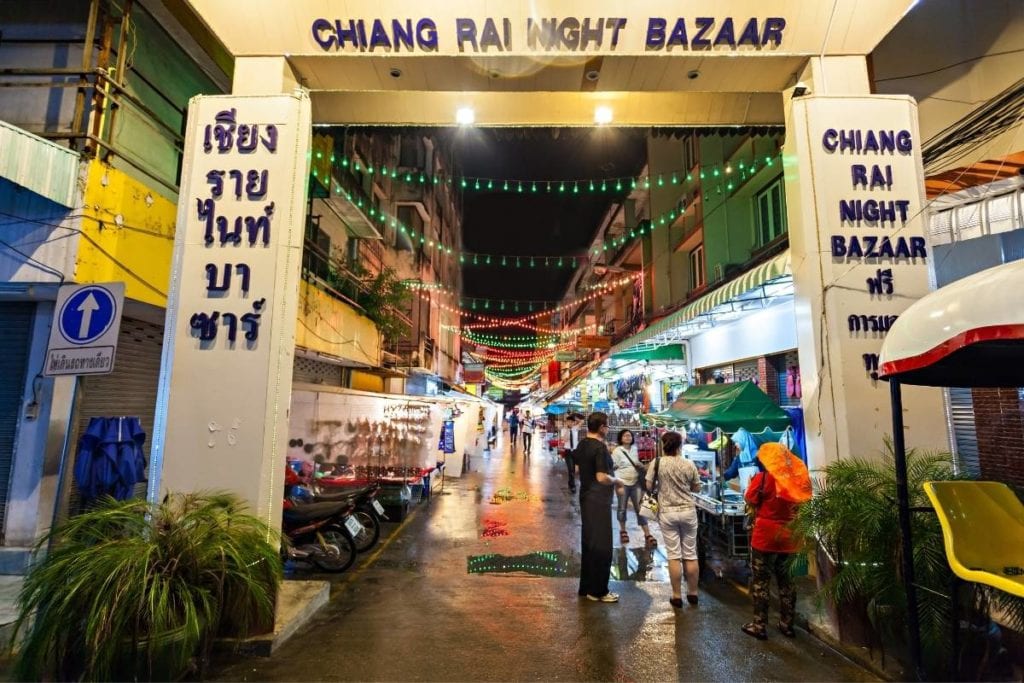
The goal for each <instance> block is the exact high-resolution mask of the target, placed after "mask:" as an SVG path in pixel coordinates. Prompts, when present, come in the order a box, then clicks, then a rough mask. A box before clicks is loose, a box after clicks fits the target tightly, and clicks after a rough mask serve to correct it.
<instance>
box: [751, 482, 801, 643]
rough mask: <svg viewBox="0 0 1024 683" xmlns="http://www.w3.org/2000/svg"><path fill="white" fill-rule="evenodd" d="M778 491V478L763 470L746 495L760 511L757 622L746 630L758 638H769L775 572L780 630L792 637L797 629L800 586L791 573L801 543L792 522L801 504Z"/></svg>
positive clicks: (754, 586)
mask: <svg viewBox="0 0 1024 683" xmlns="http://www.w3.org/2000/svg"><path fill="white" fill-rule="evenodd" d="M759 464H760V463H759ZM778 493H779V487H778V486H777V485H776V480H775V477H774V476H772V475H771V474H770V473H769V472H768V471H766V470H762V471H761V472H759V473H758V474H755V475H754V477H753V479H751V480H750V485H749V486H748V487H747V492H746V494H745V495H744V498H745V499H746V501H747V504H748V505H751V506H752V507H753V508H754V509H755V511H756V512H755V513H754V529H753V532H752V533H751V537H750V567H751V572H752V578H751V585H750V597H751V599H752V601H753V603H754V621H752V622H750V623H749V624H745V625H744V626H743V632H744V633H746V634H747V635H748V636H753V637H754V638H757V639H758V640H765V639H767V638H768V629H767V625H766V624H767V620H768V606H769V598H770V593H769V584H770V583H771V578H772V575H774V576H775V580H776V582H777V583H778V585H779V631H780V632H781V633H782V635H784V636H787V637H789V638H793V637H795V636H796V631H794V630H793V617H794V614H795V612H796V587H795V586H794V585H793V577H792V576H791V575H790V561H791V559H792V557H793V555H794V554H795V553H796V552H798V551H799V550H800V544H799V543H798V541H797V539H795V538H794V536H793V533H792V532H791V531H790V530H789V523H790V522H792V521H793V519H794V518H795V517H796V511H797V508H798V507H799V506H798V505H797V504H796V503H793V502H790V501H788V500H785V499H783V498H781V497H779V495H778Z"/></svg>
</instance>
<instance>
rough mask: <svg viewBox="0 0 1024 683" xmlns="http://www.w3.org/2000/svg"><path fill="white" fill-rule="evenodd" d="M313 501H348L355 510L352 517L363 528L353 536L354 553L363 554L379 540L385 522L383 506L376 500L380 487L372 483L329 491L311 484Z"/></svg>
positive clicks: (329, 489)
mask: <svg viewBox="0 0 1024 683" xmlns="http://www.w3.org/2000/svg"><path fill="white" fill-rule="evenodd" d="M310 489H311V492H312V496H313V498H312V499H313V500H315V501H317V502H327V501H343V500H350V501H352V502H354V503H355V505H356V509H355V512H353V513H352V516H353V517H355V518H356V519H358V520H359V523H360V524H361V525H362V526H363V531H362V533H359V534H355V538H354V540H355V543H356V551H357V552H360V553H364V552H366V551H367V550H369V549H370V548H372V547H373V546H374V545H376V544H377V541H379V540H380V529H381V524H380V523H381V522H382V521H387V516H386V515H385V514H384V506H383V505H381V504H380V501H379V500H377V495H378V494H379V493H380V491H381V485H380V484H377V483H374V484H370V485H368V486H362V487H359V488H352V489H331V488H327V487H323V486H320V485H319V484H313V485H312V486H311V487H310Z"/></svg>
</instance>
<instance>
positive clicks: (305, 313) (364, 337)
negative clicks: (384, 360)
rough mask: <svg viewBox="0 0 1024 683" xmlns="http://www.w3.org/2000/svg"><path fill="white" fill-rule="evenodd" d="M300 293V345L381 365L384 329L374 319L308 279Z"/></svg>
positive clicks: (297, 341) (298, 331)
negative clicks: (379, 329) (381, 340)
mask: <svg viewBox="0 0 1024 683" xmlns="http://www.w3.org/2000/svg"><path fill="white" fill-rule="evenodd" d="M299 296H300V299H299V319H298V323H297V325H296V328H295V345H296V346H298V347H301V348H304V349H309V350H311V351H318V352H320V353H322V354H324V355H327V356H334V357H335V358H344V359H348V360H353V361H356V362H358V363H365V364H367V365H372V366H375V367H376V366H379V365H380V333H379V332H377V326H376V325H374V324H373V321H371V320H370V319H369V318H366V317H364V316H362V315H360V314H359V313H357V312H356V311H355V309H353V308H352V307H351V306H349V305H348V304H345V303H343V302H341V301H338V300H337V299H335V298H334V297H332V296H330V295H329V294H326V293H325V292H322V291H321V290H319V289H317V288H316V287H314V286H313V285H311V284H309V283H308V282H306V281H305V280H303V281H302V283H301V285H300V289H299Z"/></svg>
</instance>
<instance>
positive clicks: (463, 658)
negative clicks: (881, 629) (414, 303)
mask: <svg viewBox="0 0 1024 683" xmlns="http://www.w3.org/2000/svg"><path fill="white" fill-rule="evenodd" d="M472 467H473V469H474V470H475V471H474V472H471V473H470V474H468V475H465V476H464V477H463V478H462V479H460V480H456V479H448V480H447V482H446V483H445V491H444V494H443V495H435V497H434V498H433V499H432V500H431V501H430V502H429V503H424V504H421V505H420V507H419V509H418V510H417V512H416V514H415V515H414V516H413V517H412V518H411V519H410V520H409V521H408V522H407V523H406V524H404V525H403V526H402V527H400V528H398V529H397V530H396V531H395V532H394V533H392V534H391V536H390V537H389V538H388V539H387V540H386V541H385V544H386V545H384V546H383V547H382V549H381V550H380V551H379V552H377V553H376V554H373V553H371V555H370V556H369V557H367V558H366V559H365V560H363V565H362V566H361V567H360V568H358V569H356V570H353V573H352V574H351V575H345V576H343V577H342V578H341V579H340V581H339V583H338V585H336V587H335V592H334V596H333V598H332V601H331V604H330V605H329V606H328V607H326V608H325V609H324V610H323V611H322V612H321V614H320V615H319V616H318V617H317V618H316V620H315V621H314V622H313V623H312V624H311V625H310V626H308V627H307V628H306V629H305V630H304V631H302V632H300V633H299V634H298V635H296V636H295V637H293V638H292V640H291V641H289V642H288V643H287V644H285V645H284V646H283V647H282V648H281V649H280V650H278V652H277V653H276V654H275V655H274V656H272V657H270V658H267V659H264V658H257V657H244V658H235V659H234V660H233V661H228V662H224V663H223V665H222V666H221V667H220V668H219V669H217V670H216V671H214V677H215V678H218V679H223V680H249V681H253V680H274V681H284V680H289V681H294V680H332V681H333V680H353V681H355V680H358V681H421V680H422V681H476V680H486V681H499V680H500V681H508V680H517V681H519V680H544V681H547V680H552V681H563V680H564V681H576V680H587V681H591V680H601V681H611V680H615V681H619V680H622V681H667V680H700V681H730V680H739V681H748V680H759V681H760V680H787V681H790V680H805V681H811V680H813V681H839V680H857V681H862V680H875V679H874V678H873V677H872V676H871V675H870V674H868V673H867V672H865V671H863V670H862V669H860V668H859V667H857V666H856V665H854V664H852V663H850V662H848V661H847V660H845V659H844V658H842V657H840V656H839V655H837V654H836V653H834V652H832V651H831V650H829V649H828V648H826V647H825V646H823V645H822V644H821V643H819V642H818V641H817V640H815V639H814V638H812V637H811V636H809V635H807V634H805V633H801V634H800V636H799V637H798V638H797V639H796V640H795V641H790V640H788V639H785V638H782V637H781V636H776V637H774V638H771V639H770V640H768V641H767V642H758V641H754V640H752V639H751V638H749V637H748V636H745V635H743V634H742V633H741V632H740V630H739V627H740V625H742V624H743V623H745V622H746V621H748V620H749V617H750V606H749V602H748V601H747V598H746V597H745V596H744V595H743V594H742V593H741V592H740V591H738V590H736V588H735V587H734V586H733V585H732V584H730V583H728V582H726V581H721V580H716V579H714V578H710V579H706V580H705V582H704V583H703V584H702V587H701V588H702V595H701V602H700V606H699V607H697V608H689V607H686V608H684V609H682V610H678V611H676V610H673V609H672V607H671V606H670V605H669V603H668V598H669V597H670V596H671V590H670V588H669V585H668V583H667V572H666V570H665V559H664V556H662V555H661V554H660V552H655V553H654V554H653V556H651V555H650V554H649V553H646V552H645V551H643V550H642V545H643V544H642V535H641V534H640V532H639V530H638V529H636V528H634V529H633V531H632V532H631V537H632V544H631V546H633V547H631V548H628V549H627V548H619V547H618V546H619V544H618V542H617V541H616V552H617V555H616V563H615V568H614V571H615V575H616V576H621V577H624V578H627V580H622V581H615V582H614V584H613V586H612V590H614V591H616V592H618V593H619V594H620V595H621V596H622V599H621V601H620V602H619V603H618V604H614V605H605V604H598V603H593V602H589V601H587V600H581V599H579V598H578V597H577V595H576V590H577V578H576V577H577V576H578V571H579V569H578V564H579V557H578V552H579V551H578V546H579V505H578V503H577V502H576V501H575V500H573V499H572V498H570V496H569V494H568V491H567V487H566V473H565V468H564V466H563V465H562V463H561V461H557V462H556V461H554V460H553V459H551V458H550V457H548V456H546V455H544V454H542V453H541V451H540V449H539V445H538V444H535V452H534V454H533V455H532V457H531V458H530V459H524V458H523V455H522V449H521V444H520V450H519V452H518V453H517V454H516V455H514V456H513V455H511V454H510V453H508V452H507V450H506V452H504V453H501V454H495V455H493V456H491V457H490V458H482V459H478V460H475V461H474V462H473V463H472ZM496 493H498V494H499V495H504V496H508V495H511V498H512V499H511V500H504V501H502V502H500V504H495V503H494V502H493V496H494V494H496ZM488 525H490V526H491V527H492V528H496V529H498V530H499V531H497V533H498V534H501V532H502V531H504V532H506V533H507V535H496V536H493V535H487V536H485V535H483V532H484V531H485V529H487V528H488ZM538 552H545V553H548V552H550V553H551V554H548V555H532V556H531V554H532V553H538ZM555 553H562V555H557V554H555ZM491 555H500V556H506V557H517V558H519V559H516V560H512V563H513V564H517V565H520V566H529V567H530V571H534V572H536V573H537V574H539V575H532V574H530V573H527V572H524V571H516V570H512V571H511V572H499V573H487V572H486V571H484V572H481V573H470V572H469V571H468V567H469V566H473V567H478V568H480V569H484V570H487V569H493V568H494V567H495V565H500V563H501V558H494V557H490V556H491ZM481 556H484V557H481ZM523 556H529V557H526V558H523ZM471 558H472V559H473V560H474V561H473V563H472V564H471V565H470V561H471ZM545 574H547V575H545ZM637 579H640V580H637Z"/></svg>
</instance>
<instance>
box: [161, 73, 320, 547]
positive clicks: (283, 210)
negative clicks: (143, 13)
mask: <svg viewBox="0 0 1024 683" xmlns="http://www.w3.org/2000/svg"><path fill="white" fill-rule="evenodd" d="M188 121H189V125H188V130H187V132H186V138H185V145H186V146H185V150H186V157H185V165H184V169H183V172H182V178H183V180H182V185H181V195H180V199H179V202H178V232H177V235H176V237H175V247H174V264H173V270H172V275H171V293H170V297H169V300H168V307H167V322H166V326H165V333H164V334H165V337H164V352H163V361H162V365H161V371H160V391H159V395H158V398H157V417H156V420H155V425H154V427H155V428H154V432H155V433H154V439H153V448H152V454H153V455H152V460H153V468H152V469H153V472H154V475H151V477H150V486H149V497H150V499H151V500H157V499H159V498H160V497H161V496H162V495H163V494H164V493H165V492H169V491H173V492H178V491H201V490H227V491H233V492H235V493H237V494H239V495H240V496H242V498H244V499H245V500H247V501H248V503H249V505H250V506H251V508H252V511H253V512H254V513H255V514H257V515H258V516H259V517H261V518H262V519H263V520H264V521H266V522H267V523H268V524H270V525H271V526H272V527H274V528H277V527H279V526H280V522H281V495H280V491H281V487H282V486H283V481H284V479H283V476H284V472H283V467H284V459H285V446H286V443H287V428H288V412H289V406H290V402H291V381H292V362H293V358H294V353H295V320H296V314H297V309H298V291H299V272H300V262H301V256H302V240H303V234H304V229H303V223H304V217H305V207H306V184H307V178H308V175H309V158H308V154H309V149H310V135H311V121H310V104H309V98H308V96H307V95H305V94H303V93H296V94H295V95H280V96H269V97H268V96H252V97H247V96H223V97H220V96H218V97H202V96H200V97H196V98H193V100H192V102H191V103H190V104H189V114H188Z"/></svg>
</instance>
